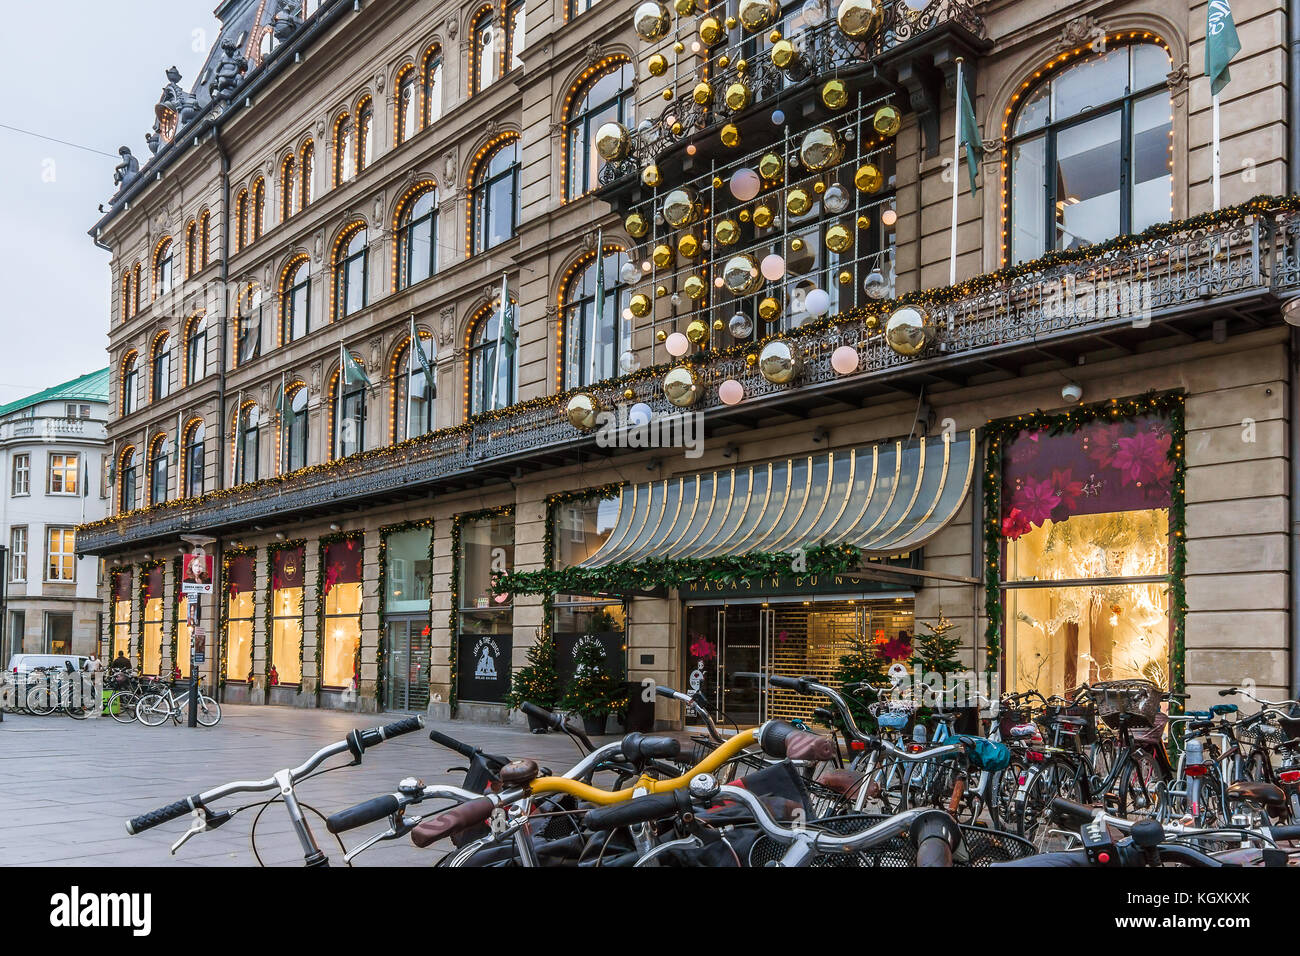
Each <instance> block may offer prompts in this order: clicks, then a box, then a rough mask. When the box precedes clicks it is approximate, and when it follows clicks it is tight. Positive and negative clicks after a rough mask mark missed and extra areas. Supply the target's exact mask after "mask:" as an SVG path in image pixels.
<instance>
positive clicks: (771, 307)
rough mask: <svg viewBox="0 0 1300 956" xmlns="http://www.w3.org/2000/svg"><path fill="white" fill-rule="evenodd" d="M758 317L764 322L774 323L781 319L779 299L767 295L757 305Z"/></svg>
mask: <svg viewBox="0 0 1300 956" xmlns="http://www.w3.org/2000/svg"><path fill="white" fill-rule="evenodd" d="M758 317H759V318H760V319H762V320H763V321H764V322H775V321H776V320H777V319H779V318H781V299H780V297H779V296H775V295H769V296H767V297H766V298H764V299H763V300H762V301H761V302H759V303H758Z"/></svg>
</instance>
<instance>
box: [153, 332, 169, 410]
mask: <svg viewBox="0 0 1300 956" xmlns="http://www.w3.org/2000/svg"><path fill="white" fill-rule="evenodd" d="M170 342H171V339H170V337H169V336H168V334H167V333H166V332H162V333H160V334H159V336H158V337H157V338H156V339H154V343H153V357H152V358H151V360H150V366H151V367H150V370H149V379H150V386H151V391H152V394H153V400H154V401H155V402H156V401H158V399H160V398H166V397H167V396H168V395H170V394H171V390H172V353H171V349H170V348H168V346H169V345H170Z"/></svg>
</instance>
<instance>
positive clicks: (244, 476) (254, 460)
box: [235, 402, 262, 484]
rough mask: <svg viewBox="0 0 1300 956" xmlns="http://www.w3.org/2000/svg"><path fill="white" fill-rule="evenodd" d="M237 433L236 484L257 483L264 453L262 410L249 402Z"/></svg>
mask: <svg viewBox="0 0 1300 956" xmlns="http://www.w3.org/2000/svg"><path fill="white" fill-rule="evenodd" d="M235 424H236V432H235V484H245V483H247V482H250V481H257V475H258V470H257V466H258V461H259V460H260V458H261V451H262V410H261V408H260V407H258V404H257V403H256V402H249V403H248V404H247V405H245V406H244V408H243V409H241V410H240V412H239V416H238V419H237V421H236V423H235Z"/></svg>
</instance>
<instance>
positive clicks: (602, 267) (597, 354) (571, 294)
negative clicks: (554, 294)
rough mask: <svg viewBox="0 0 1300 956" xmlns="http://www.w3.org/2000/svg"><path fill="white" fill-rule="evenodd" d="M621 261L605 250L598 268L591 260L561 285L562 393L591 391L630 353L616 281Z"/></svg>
mask: <svg viewBox="0 0 1300 956" xmlns="http://www.w3.org/2000/svg"><path fill="white" fill-rule="evenodd" d="M627 261H628V258H627V255H626V254H625V253H623V252H622V251H620V250H618V249H614V248H611V247H608V246H607V247H606V248H605V257H604V260H603V262H600V263H597V262H596V258H595V256H594V255H592V256H591V257H590V259H589V260H588V263H587V264H586V265H585V266H584V267H582V268H580V269H579V270H578V271H576V272H575V273H574V274H573V276H572V277H571V278H570V279H569V281H568V282H567V283H566V285H565V288H564V292H563V298H562V300H561V305H562V308H563V311H564V387H565V388H575V387H577V386H579V385H591V384H592V383H594V382H599V381H602V380H604V379H607V378H613V377H614V376H615V375H618V374H620V371H622V370H621V369H620V367H619V364H620V363H619V358H620V356H621V355H622V354H623V353H624V352H626V351H628V350H630V349H631V348H632V328H631V324H630V323H628V322H625V321H624V320H623V309H624V308H625V306H626V303H625V300H626V298H627V290H626V289H625V288H624V287H623V285H622V283H621V282H620V280H619V270H620V269H622V267H623V265H624V263H626V262H627Z"/></svg>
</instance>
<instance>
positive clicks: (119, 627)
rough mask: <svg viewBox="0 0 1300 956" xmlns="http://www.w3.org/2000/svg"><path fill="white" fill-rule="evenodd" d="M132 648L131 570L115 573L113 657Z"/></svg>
mask: <svg viewBox="0 0 1300 956" xmlns="http://www.w3.org/2000/svg"><path fill="white" fill-rule="evenodd" d="M130 650H131V572H130V571H115V572H114V573H113V654H112V656H113V657H117V656H118V655H119V654H127V653H128V652H129V651H130Z"/></svg>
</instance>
